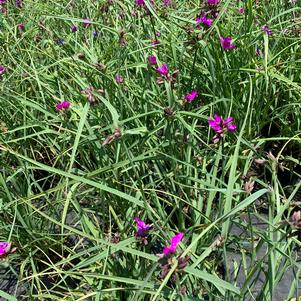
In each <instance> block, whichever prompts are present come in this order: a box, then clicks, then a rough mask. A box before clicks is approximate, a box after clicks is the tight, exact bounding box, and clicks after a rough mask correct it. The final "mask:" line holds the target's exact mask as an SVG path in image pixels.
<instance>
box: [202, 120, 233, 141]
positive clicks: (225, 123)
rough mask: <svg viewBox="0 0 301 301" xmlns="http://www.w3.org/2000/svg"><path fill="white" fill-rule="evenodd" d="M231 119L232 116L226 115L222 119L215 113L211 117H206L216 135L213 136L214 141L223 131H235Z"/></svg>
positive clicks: (218, 138) (221, 135)
mask: <svg viewBox="0 0 301 301" xmlns="http://www.w3.org/2000/svg"><path fill="white" fill-rule="evenodd" d="M233 119H234V118H233V117H228V118H226V119H225V120H223V118H222V117H221V116H219V115H217V114H215V115H214V117H213V118H209V119H208V124H209V126H210V127H211V128H212V129H213V130H214V131H215V132H216V135H215V136H214V137H213V142H214V143H217V142H218V141H219V140H220V138H221V137H223V135H224V133H225V132H227V131H228V132H234V131H236V129H237V126H236V125H235V124H233V123H232V121H233Z"/></svg>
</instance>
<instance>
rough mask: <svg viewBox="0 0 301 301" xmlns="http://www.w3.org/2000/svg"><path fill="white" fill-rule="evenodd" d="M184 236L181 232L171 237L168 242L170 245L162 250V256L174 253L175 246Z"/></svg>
mask: <svg viewBox="0 0 301 301" xmlns="http://www.w3.org/2000/svg"><path fill="white" fill-rule="evenodd" d="M183 236H184V233H183V232H179V233H178V234H176V235H175V236H173V237H172V238H171V240H170V245H169V246H167V247H164V248H163V254H173V253H175V252H176V249H177V246H178V245H179V243H180V242H181V240H182V238H183Z"/></svg>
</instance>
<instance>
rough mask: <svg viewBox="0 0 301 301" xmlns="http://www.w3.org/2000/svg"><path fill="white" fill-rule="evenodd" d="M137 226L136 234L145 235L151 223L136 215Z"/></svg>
mask: <svg viewBox="0 0 301 301" xmlns="http://www.w3.org/2000/svg"><path fill="white" fill-rule="evenodd" d="M134 221H135V222H136V226H137V232H136V233H135V236H140V237H141V236H145V235H146V234H147V232H148V231H149V230H150V229H151V225H148V224H146V223H145V222H144V221H143V220H142V219H140V218H138V217H136V218H135V219H134Z"/></svg>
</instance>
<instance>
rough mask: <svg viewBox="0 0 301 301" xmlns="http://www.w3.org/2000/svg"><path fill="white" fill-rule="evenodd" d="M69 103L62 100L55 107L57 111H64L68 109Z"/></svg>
mask: <svg viewBox="0 0 301 301" xmlns="http://www.w3.org/2000/svg"><path fill="white" fill-rule="evenodd" d="M70 105H71V103H70V102H69V101H67V100H63V101H61V102H60V103H58V104H56V105H55V107H56V109H57V110H66V109H68V108H69V107H70Z"/></svg>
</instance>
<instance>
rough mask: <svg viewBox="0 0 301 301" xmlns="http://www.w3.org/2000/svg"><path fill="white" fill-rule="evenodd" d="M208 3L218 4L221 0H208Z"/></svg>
mask: <svg viewBox="0 0 301 301" xmlns="http://www.w3.org/2000/svg"><path fill="white" fill-rule="evenodd" d="M207 3H208V4H210V5H216V4H218V3H219V0H207Z"/></svg>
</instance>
